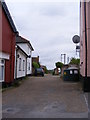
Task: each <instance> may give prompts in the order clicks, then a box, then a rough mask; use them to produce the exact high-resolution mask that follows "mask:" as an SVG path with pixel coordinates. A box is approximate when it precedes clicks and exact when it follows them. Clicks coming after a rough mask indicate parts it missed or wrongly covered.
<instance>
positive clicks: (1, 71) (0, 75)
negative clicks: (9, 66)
mask: <svg viewBox="0 0 90 120" xmlns="http://www.w3.org/2000/svg"><path fill="white" fill-rule="evenodd" d="M2 81H4V60H0V82H2Z"/></svg>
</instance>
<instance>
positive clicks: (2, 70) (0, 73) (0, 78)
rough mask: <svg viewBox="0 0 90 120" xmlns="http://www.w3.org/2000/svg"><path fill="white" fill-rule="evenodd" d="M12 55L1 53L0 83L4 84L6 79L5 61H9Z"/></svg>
mask: <svg viewBox="0 0 90 120" xmlns="http://www.w3.org/2000/svg"><path fill="white" fill-rule="evenodd" d="M9 58H10V55H9V54H7V53H4V52H0V82H4V79H5V60H9Z"/></svg>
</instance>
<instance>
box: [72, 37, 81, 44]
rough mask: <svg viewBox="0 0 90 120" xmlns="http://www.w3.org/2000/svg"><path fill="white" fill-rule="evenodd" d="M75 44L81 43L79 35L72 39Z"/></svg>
mask: <svg viewBox="0 0 90 120" xmlns="http://www.w3.org/2000/svg"><path fill="white" fill-rule="evenodd" d="M72 40H73V42H74V43H75V44H78V43H79V42H80V37H79V36H78V35H75V36H74V37H73V38H72Z"/></svg>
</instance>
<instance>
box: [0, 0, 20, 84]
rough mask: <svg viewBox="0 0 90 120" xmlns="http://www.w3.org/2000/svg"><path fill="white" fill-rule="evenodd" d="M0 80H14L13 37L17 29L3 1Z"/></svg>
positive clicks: (0, 18)
mask: <svg viewBox="0 0 90 120" xmlns="http://www.w3.org/2000/svg"><path fill="white" fill-rule="evenodd" d="M0 21H1V22H0V82H5V83H7V84H8V83H12V82H13V80H14V61H15V54H14V53H15V39H16V34H17V33H18V32H17V29H16V27H15V25H14V23H13V20H12V18H11V15H10V13H9V10H8V8H7V5H6V3H5V2H0Z"/></svg>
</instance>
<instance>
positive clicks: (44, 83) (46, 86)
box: [2, 75, 88, 118]
mask: <svg viewBox="0 0 90 120" xmlns="http://www.w3.org/2000/svg"><path fill="white" fill-rule="evenodd" d="M2 106H3V107H2V109H3V110H2V111H3V118H88V107H87V105H86V102H85V98H84V93H83V92H82V90H81V87H80V83H79V82H64V81H63V80H62V79H60V77H59V76H52V75H45V76H44V77H28V78H27V79H25V80H24V82H23V83H22V84H21V85H20V86H19V87H17V88H11V89H8V90H7V91H5V92H3V95H2Z"/></svg>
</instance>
